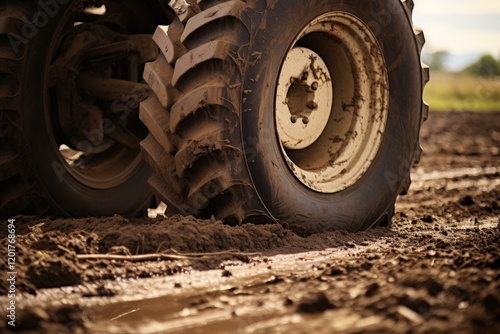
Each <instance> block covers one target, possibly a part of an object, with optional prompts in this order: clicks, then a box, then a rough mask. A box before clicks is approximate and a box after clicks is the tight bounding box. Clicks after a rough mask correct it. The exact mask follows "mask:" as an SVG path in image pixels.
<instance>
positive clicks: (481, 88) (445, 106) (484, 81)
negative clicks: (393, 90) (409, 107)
mask: <svg viewBox="0 0 500 334" xmlns="http://www.w3.org/2000/svg"><path fill="white" fill-rule="evenodd" d="M466 72H468V71H464V72H463V73H446V72H439V71H431V81H430V82H429V83H428V84H427V86H426V89H425V92H424V98H425V100H426V102H427V103H429V105H430V107H431V110H433V111H500V76H487V77H481V76H477V75H476V76H474V75H471V74H468V73H466Z"/></svg>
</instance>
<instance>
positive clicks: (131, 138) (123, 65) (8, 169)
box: [0, 0, 172, 218]
mask: <svg viewBox="0 0 500 334" xmlns="http://www.w3.org/2000/svg"><path fill="white" fill-rule="evenodd" d="M171 19H172V17H170V19H169V18H168V15H167V13H165V12H163V11H162V8H161V6H160V5H159V4H158V3H157V2H156V0H147V1H144V0H133V1H119V0H102V1H93V0H92V1H86V0H72V1H67V0H65V1H62V0H44V1H31V0H22V1H11V0H7V1H2V2H1V4H0V142H1V146H0V216H1V217H2V218H4V217H9V216H12V215H14V214H19V213H23V214H34V215H39V216H44V215H56V216H87V215H97V216H107V215H114V214H122V215H125V216H136V215H138V214H141V213H143V212H144V211H145V210H146V209H147V208H148V207H149V205H150V204H152V201H153V194H152V192H151V191H150V190H149V188H148V186H147V179H148V177H149V175H150V173H151V171H150V168H149V166H148V165H147V164H146V163H144V161H143V159H142V155H141V154H140V146H139V143H140V141H141V140H142V139H143V138H145V137H146V135H147V129H146V128H145V127H144V125H143V124H142V123H141V122H140V121H139V116H138V104H139V102H140V101H142V100H143V99H144V98H145V97H146V96H147V95H148V94H149V88H148V87H147V85H145V84H144V83H141V80H142V77H141V75H142V72H143V69H144V63H146V62H149V61H152V60H154V59H155V58H156V56H157V54H158V51H157V49H156V46H155V45H154V43H153V42H152V40H151V36H152V34H153V32H154V31H155V29H156V26H157V25H158V24H167V23H169V22H170V21H171Z"/></svg>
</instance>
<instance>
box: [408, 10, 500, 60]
mask: <svg viewBox="0 0 500 334" xmlns="http://www.w3.org/2000/svg"><path fill="white" fill-rule="evenodd" d="M414 2H415V10H414V15H413V21H414V23H415V25H416V26H418V27H420V28H422V29H423V30H424V33H425V37H426V41H427V46H426V48H425V51H426V52H435V51H439V50H446V51H448V52H450V54H451V55H450V57H449V60H448V64H447V65H448V67H449V68H450V69H452V70H458V69H461V68H462V67H464V66H466V65H467V64H468V63H470V62H472V61H474V60H475V59H476V58H478V57H479V56H480V55H482V54H485V53H489V54H491V55H493V56H494V57H495V58H500V0H414Z"/></svg>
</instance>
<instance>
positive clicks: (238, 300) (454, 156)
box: [0, 113, 500, 333]
mask: <svg viewBox="0 0 500 334" xmlns="http://www.w3.org/2000/svg"><path fill="white" fill-rule="evenodd" d="M422 146H423V148H424V150H425V153H424V156H423V158H422V161H421V164H420V165H419V166H417V167H415V168H414V170H413V173H412V179H413V184H412V187H411V190H410V192H409V194H408V195H406V196H403V197H401V198H400V199H399V200H398V202H397V206H396V215H395V217H394V220H393V224H392V226H391V227H388V228H376V229H372V230H370V231H366V232H360V233H355V234H352V233H343V232H327V233H322V234H314V235H309V236H303V235H300V233H299V234H297V233H295V232H294V231H293V230H290V229H288V228H287V226H286V225H285V226H281V225H264V226H254V225H247V226H239V227H230V226H225V225H223V224H221V223H220V222H217V221H196V220H195V219H193V218H182V217H170V218H163V217H158V218H156V219H141V220H127V219H124V218H122V217H118V216H117V217H111V218H88V219H80V220H60V219H37V218H34V217H14V218H15V219H16V235H17V243H16V246H17V254H16V256H17V263H16V268H15V269H16V271H17V275H16V289H17V290H16V293H17V296H16V307H17V309H16V327H15V329H16V330H17V331H20V332H24V333H59V332H60V333H67V332H68V333H162V332H169V333H170V332H171V333H184V332H185V333H282V332H289V333H332V332H339V333H366V332H370V333H388V332H391V333H500V225H499V224H500V223H499V218H498V217H499V215H500V174H499V172H500V113H497V114H467V113H461V114H445V113H439V114H437V113H434V114H431V117H430V119H429V121H428V122H427V123H426V124H425V125H424V128H423V129H422ZM4 223H5V222H2V226H4ZM0 233H1V234H0V236H1V237H2V239H1V242H0V258H1V259H5V258H6V256H7V254H6V249H7V246H6V245H7V239H5V231H1V232H0ZM160 253H162V254H168V255H163V256H164V258H163V259H158V257H159V256H160V255H159V254H160ZM155 254H156V255H155ZM89 255H90V256H89ZM130 255H132V257H131V258H132V259H134V260H137V261H136V262H132V261H123V259H124V258H128V259H130V257H128V256H130ZM136 255H144V256H143V257H142V258H141V257H137V256H136ZM0 270H1V272H2V273H3V274H2V280H1V281H0V294H1V297H0V303H1V310H0V315H1V316H2V321H1V323H0V332H2V333H4V332H7V331H11V330H12V327H8V326H7V325H6V321H5V319H6V316H5V312H6V310H7V303H8V302H9V299H8V298H7V297H6V296H5V294H6V292H7V289H8V286H7V282H6V278H4V277H5V273H6V272H8V271H9V270H8V268H7V264H6V263H5V261H3V260H2V262H1V263H0Z"/></svg>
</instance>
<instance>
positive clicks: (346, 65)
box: [140, 0, 428, 231]
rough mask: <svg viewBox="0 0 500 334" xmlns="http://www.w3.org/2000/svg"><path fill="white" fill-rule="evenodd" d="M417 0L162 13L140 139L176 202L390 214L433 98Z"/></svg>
mask: <svg viewBox="0 0 500 334" xmlns="http://www.w3.org/2000/svg"><path fill="white" fill-rule="evenodd" d="M190 3H193V2H190ZM412 9H413V2H412V1H400V0H374V1H360V0H346V1H335V0H314V1H302V0H287V1H285V0H277V1H269V0H255V1H241V0H234V1H223V0H205V1H203V0H202V1H198V2H197V4H195V5H194V7H191V8H190V11H186V10H184V11H179V13H180V14H179V17H178V18H177V19H176V20H175V21H174V22H172V24H171V25H170V26H168V27H159V28H158V30H157V31H156V33H155V36H154V40H155V42H156V43H157V45H158V47H159V49H160V51H161V54H160V56H159V57H158V59H157V60H156V61H155V62H153V63H149V64H147V65H146V69H145V75H144V78H145V80H146V81H147V82H148V84H149V85H150V86H151V88H152V90H153V91H154V93H155V96H151V97H150V98H149V99H148V100H146V101H145V102H143V103H142V104H141V108H140V117H141V119H142V120H143V122H144V123H145V124H146V126H147V127H148V128H149V130H150V135H149V136H148V137H147V138H146V139H145V140H144V141H143V142H142V143H141V146H142V149H143V151H144V153H145V156H146V159H147V161H148V162H149V163H150V165H151V166H152V167H153V169H154V174H153V176H152V177H151V179H150V181H149V182H150V184H151V185H152V187H153V189H154V190H155V192H156V193H157V194H158V195H159V196H160V198H162V199H163V200H164V201H165V202H166V203H167V205H168V209H169V211H170V213H181V214H184V215H188V214H192V215H196V216H200V217H210V216H211V215H214V216H215V217H216V218H218V219H223V220H225V221H226V222H228V223H235V224H237V223H242V222H273V221H284V222H287V223H289V224H294V225H298V226H301V227H303V228H306V229H308V230H312V231H314V230H324V229H347V230H360V229H365V228H368V227H371V226H374V225H387V224H388V223H389V222H390V219H391V217H392V215H393V212H394V203H395V201H396V198H397V196H398V195H399V194H401V193H404V192H405V191H406V190H407V189H408V187H409V186H410V168H411V166H412V165H413V163H414V162H415V161H417V160H418V159H419V157H420V154H421V148H420V145H419V131H420V125H421V123H422V122H423V121H424V120H425V118H426V117H427V110H428V109H427V106H426V105H425V104H424V102H423V100H422V91H423V88H424V85H425V83H426V82H427V81H428V71H427V69H426V68H424V69H423V68H422V65H421V61H420V53H421V49H422V46H423V43H424V38H423V34H422V33H421V32H420V31H418V30H414V27H413V24H412V18H411V15H412Z"/></svg>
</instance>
